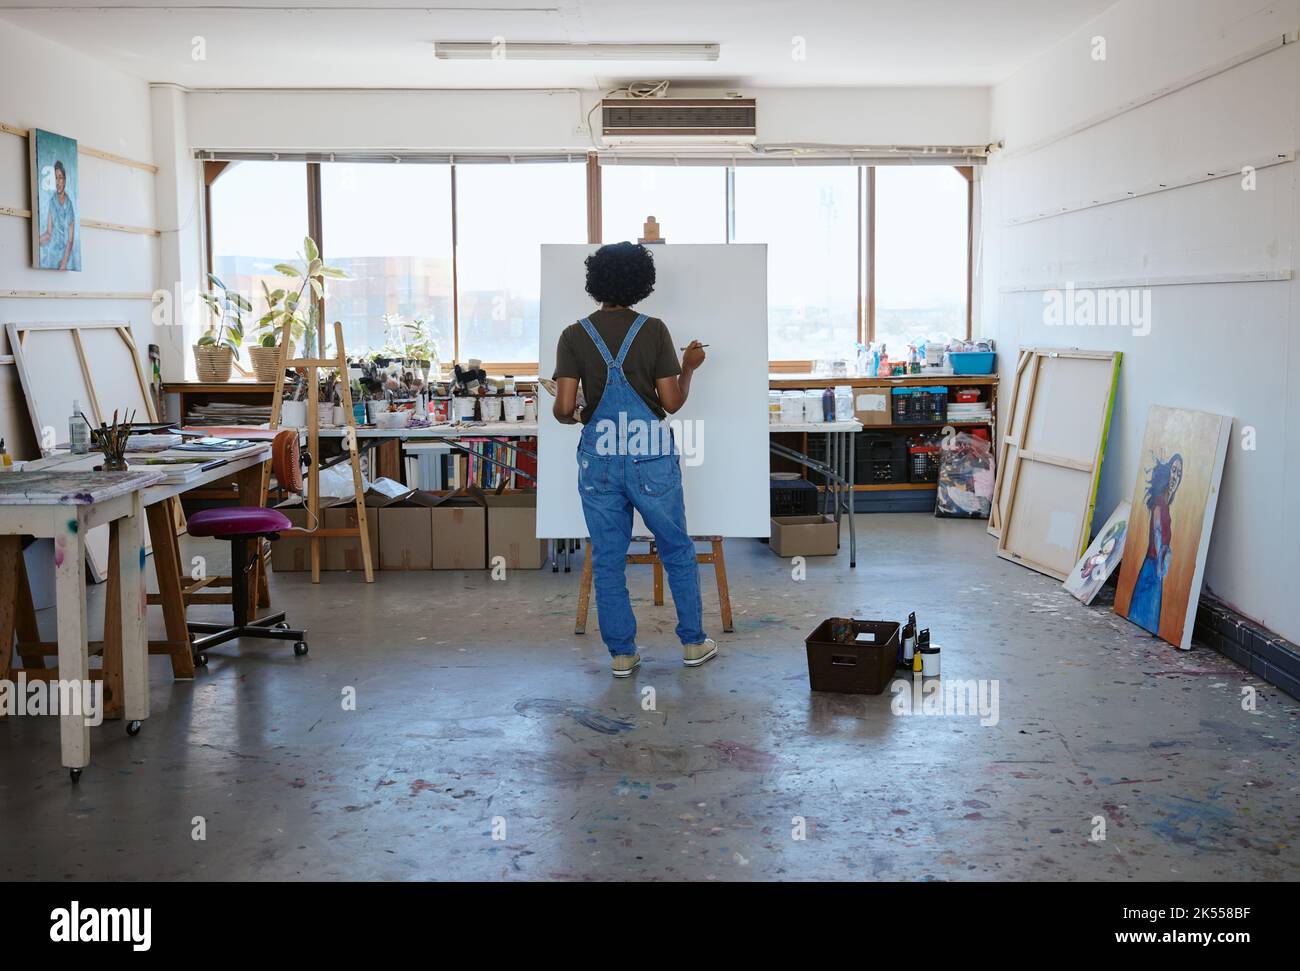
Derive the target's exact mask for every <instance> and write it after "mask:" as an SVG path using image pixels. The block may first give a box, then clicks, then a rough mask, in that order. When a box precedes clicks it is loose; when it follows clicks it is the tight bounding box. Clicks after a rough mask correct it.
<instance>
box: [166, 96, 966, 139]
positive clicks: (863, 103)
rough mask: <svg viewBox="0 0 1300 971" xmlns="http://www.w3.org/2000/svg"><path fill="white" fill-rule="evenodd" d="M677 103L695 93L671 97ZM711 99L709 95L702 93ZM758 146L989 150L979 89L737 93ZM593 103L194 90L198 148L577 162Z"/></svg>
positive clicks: (192, 128) (592, 99) (582, 99)
mask: <svg viewBox="0 0 1300 971" xmlns="http://www.w3.org/2000/svg"><path fill="white" fill-rule="evenodd" d="M672 93H673V94H674V95H682V96H686V95H690V94H699V93H701V92H696V91H690V90H687V89H681V90H678V89H677V88H674V89H673V92H672ZM703 93H709V94H713V95H716V93H717V92H716V89H715V90H712V91H709V92H703ZM743 93H744V94H745V95H747V96H751V97H754V98H757V99H758V129H759V140H760V141H762V142H767V143H784V142H827V143H833V144H872V145H875V144H886V145H889V144H904V145H929V144H963V145H965V144H978V145H982V144H984V143H985V142H987V141H988V132H989V92H988V89H987V88H826V89H819V88H789V89H758V90H748V89H747V90H745V91H744V92H743ZM599 97H600V95H599V93H597V92H579V91H574V90H556V91H343V92H332V91H292V92H286V91H219V92H218V91H194V92H191V93H190V94H189V96H188V102H189V104H188V115H189V135H190V140H191V143H192V144H193V146H194V147H196V148H213V149H225V150H228V151H235V150H258V149H263V150H264V149H277V148H278V149H284V150H328V149H373V148H389V149H399V148H405V149H426V150H442V149H445V150H462V151H463V150H475V149H477V150H486V151H493V150H508V149H518V150H528V149H558V150H572V151H578V152H585V151H587V150H589V149H590V148H591V140H590V137H589V136H588V134H587V132H586V130H585V127H584V126H585V125H586V124H587V113H588V111H590V109H591V108H592V106H593V105H594V104H595V103H596V101H597V100H598V99H599Z"/></svg>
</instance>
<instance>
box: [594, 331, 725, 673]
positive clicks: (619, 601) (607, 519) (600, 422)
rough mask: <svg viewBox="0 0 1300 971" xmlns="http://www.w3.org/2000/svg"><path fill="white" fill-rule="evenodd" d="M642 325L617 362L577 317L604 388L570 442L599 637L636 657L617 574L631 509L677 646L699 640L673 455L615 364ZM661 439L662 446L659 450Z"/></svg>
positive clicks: (696, 593) (696, 587)
mask: <svg viewBox="0 0 1300 971" xmlns="http://www.w3.org/2000/svg"><path fill="white" fill-rule="evenodd" d="M645 321H646V316H645V314H638V315H637V318H636V320H635V321H633V322H632V327H631V328H630V329H629V330H628V332H627V337H626V338H625V339H624V340H623V346H622V347H620V348H619V351H618V357H617V358H611V357H610V355H609V348H607V347H606V346H605V342H604V341H602V340H601V339H600V334H598V333H597V332H596V328H595V326H594V325H593V324H592V323H591V320H590V319H588V318H586V317H584V318H583V319H582V321H581V323H582V327H583V329H584V330H585V331H586V332H587V333H588V335H590V337H591V339H592V340H593V341H595V343H596V349H597V350H599V351H600V356H601V357H602V358H604V360H605V369H606V377H605V391H604V393H603V394H602V395H601V396H600V402H599V403H598V404H597V405H596V411H595V413H594V414H592V416H591V420H590V421H588V422H587V424H586V426H585V427H584V428H583V429H582V438H581V440H580V441H579V443H578V492H579V494H580V495H581V496H582V511H583V514H584V515H585V516H586V519H587V530H588V532H589V533H590V534H591V540H590V542H591V559H592V585H593V587H594V588H595V591H596V614H597V617H598V618H599V620H600V636H601V639H602V640H603V641H604V642H605V646H606V647H608V648H609V653H610V654H614V655H619V654H635V653H636V617H635V616H634V615H633V613H632V602H631V599H630V598H629V597H628V592H627V580H626V577H625V569H626V566H627V559H626V557H627V551H628V546H629V544H630V543H631V538H632V510H633V508H635V509H636V510H637V511H638V512H640V513H641V518H642V519H644V520H645V524H646V526H648V527H649V529H650V531H651V532H652V533H654V537H655V544H656V546H657V547H658V550H659V559H660V560H661V561H663V565H664V570H665V571H666V572H667V573H668V585H669V588H670V589H671V590H672V593H673V603H674V605H676V607H677V636H678V638H680V640H681V642H682V643H683V644H699V643H701V642H702V641H703V640H704V630H703V628H702V626H701V624H702V622H703V621H702V617H701V606H700V574H699V566H698V565H697V561H696V559H695V544H694V543H693V542H692V541H691V537H690V535H689V534H688V533H687V532H686V509H685V505H684V502H683V498H682V469H681V464H680V456H679V454H678V451H677V448H676V443H675V442H674V441H673V439H672V437H671V435H668V434H665V431H666V429H665V426H664V425H663V423H662V422H661V421H660V420H659V418H658V417H657V416H656V415H655V414H654V412H652V411H651V410H650V407H649V406H648V405H647V404H646V403H645V401H644V400H643V399H642V398H641V396H640V395H639V394H637V393H636V391H635V390H634V389H633V388H632V386H631V385H630V384H628V382H627V377H626V376H625V375H624V374H623V361H624V359H625V358H626V357H627V352H628V349H629V348H630V347H631V346H632V342H633V341H634V340H636V335H637V334H638V333H639V332H640V330H641V325H642V324H644V323H645ZM629 428H631V429H633V430H636V429H637V428H641V429H645V430H646V431H647V434H646V435H645V436H641V437H640V438H639V439H638V436H637V435H636V434H633V435H632V436H631V437H628V436H627V434H626V431H627V430H628V429H629ZM611 433H612V434H611ZM611 438H614V439H615V442H614V443H613V445H614V447H611V441H610V439H611ZM665 440H666V443H667V447H666V448H664V447H660V445H659V443H661V442H664V441H665ZM639 443H644V444H639ZM645 445H648V446H649V448H646V447H644V446H645Z"/></svg>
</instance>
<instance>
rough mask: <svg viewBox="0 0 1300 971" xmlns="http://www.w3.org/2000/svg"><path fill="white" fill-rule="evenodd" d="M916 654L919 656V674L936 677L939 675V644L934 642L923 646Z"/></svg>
mask: <svg viewBox="0 0 1300 971" xmlns="http://www.w3.org/2000/svg"><path fill="white" fill-rule="evenodd" d="M918 656H919V657H920V658H921V676H922V677H926V678H937V677H938V676H939V645H938V644H934V645H932V646H930V647H926V648H923V649H922V650H921V651H920V653H919V655H918Z"/></svg>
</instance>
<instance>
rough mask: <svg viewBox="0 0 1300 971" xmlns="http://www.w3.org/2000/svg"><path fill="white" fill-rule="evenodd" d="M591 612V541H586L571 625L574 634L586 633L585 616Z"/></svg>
mask: <svg viewBox="0 0 1300 971" xmlns="http://www.w3.org/2000/svg"><path fill="white" fill-rule="evenodd" d="M590 610H591V540H587V544H586V551H585V553H584V554H583V557H582V582H581V585H580V586H579V587H578V616H577V619H576V620H575V621H574V623H573V632H574V633H575V634H585V633H587V614H588V612H589V611H590Z"/></svg>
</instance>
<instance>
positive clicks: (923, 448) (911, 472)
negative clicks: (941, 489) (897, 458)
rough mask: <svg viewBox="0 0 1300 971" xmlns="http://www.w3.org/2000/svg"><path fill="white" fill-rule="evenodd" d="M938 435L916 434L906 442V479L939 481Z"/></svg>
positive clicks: (911, 480)
mask: <svg viewBox="0 0 1300 971" xmlns="http://www.w3.org/2000/svg"><path fill="white" fill-rule="evenodd" d="M939 454H940V448H939V436H938V435H918V436H917V437H915V438H912V439H909V440H908V443H907V481H909V482H938V481H939Z"/></svg>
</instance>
